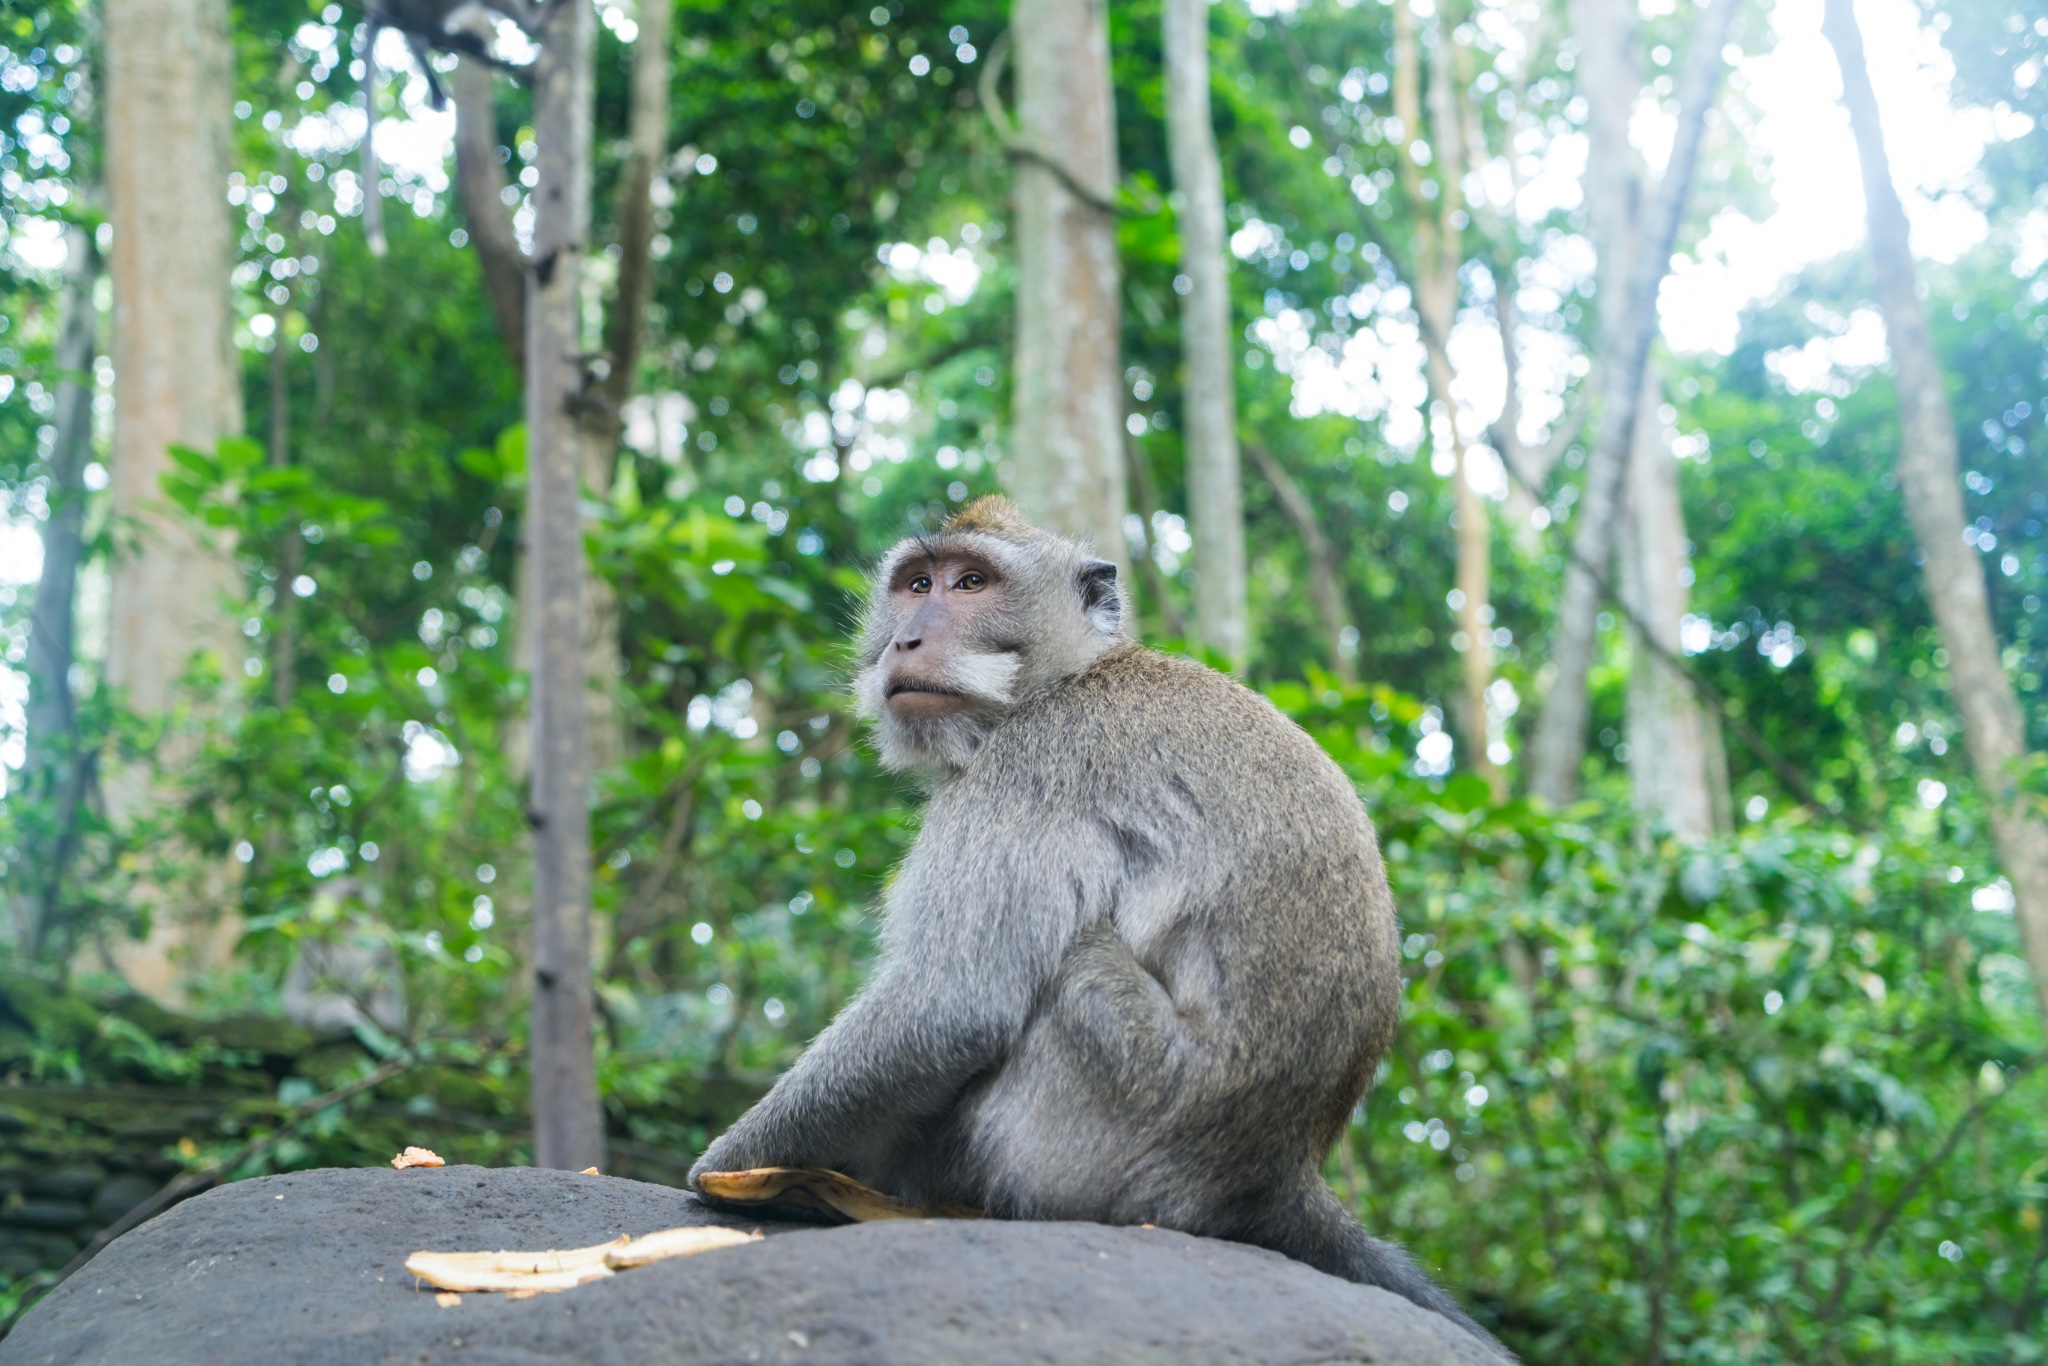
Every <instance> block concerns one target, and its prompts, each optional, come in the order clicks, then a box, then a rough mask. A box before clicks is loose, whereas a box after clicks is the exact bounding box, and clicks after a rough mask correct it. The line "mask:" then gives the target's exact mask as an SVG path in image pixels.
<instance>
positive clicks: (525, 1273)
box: [405, 1228, 761, 1298]
mask: <svg viewBox="0 0 2048 1366" xmlns="http://www.w3.org/2000/svg"><path fill="white" fill-rule="evenodd" d="M760 1237H761V1235H760V1234H759V1233H742V1232H740V1231H739V1230H738V1229H730V1228H666V1229H662V1230H660V1231H659V1232H656V1233H646V1234H642V1235H641V1236H640V1237H638V1238H624V1237H621V1238H617V1239H614V1240H613V1241H611V1242H609V1243H599V1244H597V1245H596V1246H594V1247H577V1248H566V1249H554V1248H551V1249H549V1250H547V1251H545V1252H415V1253H413V1254H412V1256H410V1257H407V1258H406V1259H405V1269H406V1270H407V1271H409V1272H411V1273H412V1274H413V1275H415V1276H417V1277H419V1278H420V1279H421V1280H423V1281H425V1282H426V1283H427V1284H429V1285H431V1286H433V1287H435V1288H436V1289H439V1290H454V1291H462V1290H483V1291H507V1292H510V1293H512V1294H515V1295H519V1296H520V1297H522V1298H524V1296H526V1295H530V1294H538V1293H540V1292H542V1291H550V1290H573V1289H574V1288H575V1287H577V1286H579V1285H588V1284H589V1283H590V1282H592V1281H600V1280H603V1279H604V1278H605V1277H607V1276H610V1275H612V1274H613V1273H614V1272H618V1271H623V1270H625V1269H627V1268H629V1267H636V1266H646V1265H648V1264H649V1263H652V1262H661V1261H667V1260H668V1259H669V1258H671V1257H687V1256H690V1255H692V1254H694V1253H698V1252H709V1251H711V1250H712V1249H713V1248H721V1247H736V1246H738V1245H740V1244H742V1243H751V1242H755V1241H757V1240H759V1238H760Z"/></svg>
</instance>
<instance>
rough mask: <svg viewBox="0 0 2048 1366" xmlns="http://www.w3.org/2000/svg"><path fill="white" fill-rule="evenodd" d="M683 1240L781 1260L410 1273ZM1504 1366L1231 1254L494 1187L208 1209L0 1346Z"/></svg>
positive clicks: (110, 1358)
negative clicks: (436, 1283)
mask: <svg viewBox="0 0 2048 1366" xmlns="http://www.w3.org/2000/svg"><path fill="white" fill-rule="evenodd" d="M681 1224H722V1225H726V1226H729V1227H736V1228H753V1227H759V1228H761V1229H762V1231H763V1232H765V1233H769V1234H772V1235H774V1236H772V1237H771V1238H769V1239H768V1240H766V1241H764V1242H761V1243H758V1244H752V1245H748V1246H743V1247H736V1248H727V1249H722V1250H719V1251H714V1252H706V1253H700V1254H698V1255H697V1256H694V1257H685V1258H681V1259H678V1260H675V1261H669V1262H662V1263H658V1264H656V1265H653V1266H648V1267H643V1268H640V1269H638V1270H633V1271H626V1272H621V1273H620V1274H618V1275H616V1276H614V1277H612V1278H610V1279H608V1280H603V1281H599V1282H596V1283H594V1284H591V1285H586V1286H582V1287H580V1288H578V1289H575V1290H570V1291H565V1292H562V1293H559V1294H548V1295H540V1296H537V1297H534V1298H531V1299H526V1300H508V1299H506V1298H505V1297H504V1296H502V1295H483V1294H468V1295H464V1296H462V1298H461V1303H460V1304H457V1305H454V1306H451V1307H445V1308H444V1307H441V1306H439V1305H437V1304H436V1302H435V1296H434V1294H433V1292H432V1290H431V1288H422V1287H420V1286H418V1285H417V1284H416V1283H415V1281H414V1280H413V1278H412V1277H410V1276H408V1275H406V1273H405V1271H404V1269H403V1263H404V1261H405V1258H406V1256H407V1255H408V1254H410V1253H412V1252H415V1251H419V1250H421V1249H428V1248H431V1249H434V1250H437V1251H467V1250H477V1249H499V1248H513V1249H534V1248H547V1247H579V1246H586V1245H588V1244H592V1243H599V1242H604V1241H606V1240H608V1239H611V1238H615V1237H617V1236H618V1235H620V1234H622V1233H625V1234H635V1235H637V1234H642V1233H648V1232H651V1231H653V1230H655V1229H658V1228H671V1227H674V1226H677V1225H681ZM1494 1360H1495V1359H1494V1358H1493V1357H1492V1356H1491V1355H1490V1354H1489V1353H1488V1352H1487V1351H1486V1350H1485V1349H1484V1348H1482V1347H1481V1346H1480V1344H1479V1343H1477V1342H1476V1341H1474V1340H1473V1339H1472V1338H1470V1337H1469V1336H1467V1335H1466V1334H1465V1333H1464V1332H1462V1331H1461V1330H1459V1329H1458V1328H1457V1327H1455V1326H1454V1325H1452V1324H1451V1323H1449V1322H1448V1321H1447V1320H1445V1319H1443V1318H1441V1317H1439V1316H1437V1315H1435V1314H1432V1313H1429V1312H1428V1311H1426V1310H1423V1309H1419V1308H1417V1307H1415V1306H1414V1305H1412V1304H1410V1303H1408V1302H1407V1301H1406V1300H1402V1299H1399V1298H1396V1297H1395V1296H1392V1295H1389V1294H1386V1293H1385V1292H1383V1291H1379V1290H1374V1289H1369V1288H1366V1287H1363V1286H1357V1285H1352V1284H1350V1283H1348V1282H1345V1281H1340V1280H1337V1279H1335V1278H1333V1277H1330V1276H1325V1275H1323V1274H1322V1273H1320V1272H1317V1271H1313V1270H1311V1269H1310V1268H1308V1267H1306V1266H1302V1265H1300V1264H1298V1263H1295V1262H1290V1261H1288V1260H1286V1259H1285V1258H1282V1257H1279V1256H1276V1255H1275V1254H1273V1253H1270V1252H1265V1251H1261V1250H1259V1249H1256V1248H1250V1247H1244V1246H1241V1245H1238V1244H1235V1243H1223V1242H1215V1241H1212V1240H1208V1239H1202V1238H1191V1237H1188V1236H1186V1235H1184V1234H1179V1233H1170V1232H1166V1231H1164V1230H1157V1229H1136V1228H1106V1227H1103V1226H1100V1225H1096V1224H1049V1223H1048V1224H1030V1223H1004V1222H998V1221H994V1220H984V1221H976V1222H953V1221H944V1220H929V1221H927V1220H901V1221H892V1222H886V1223H872V1224H859V1225H853V1226H849V1227H844V1228H818V1227H811V1226H805V1225H801V1224H793V1223H781V1222H771V1221H766V1220H758V1219H748V1218H742V1217H735V1216H732V1215H728V1214H725V1213H721V1212H718V1211H714V1210H711V1209H708V1208H706V1207H705V1206H704V1205H702V1204H700V1203H699V1202H698V1201H697V1200H696V1198H695V1197H694V1196H691V1195H689V1194H687V1193H685V1192H682V1191H677V1190H672V1189H670V1188H668V1187H665V1186H653V1185H647V1184H644V1183H641V1182H637V1181H624V1180H618V1179H614V1178H608V1177H596V1176H577V1175H573V1174H570V1173H566V1172H552V1171H536V1170H533V1169H530V1168H483V1167H447V1168H441V1169H426V1170H412V1171H388V1170H376V1169H362V1170H349V1171H342V1170H331V1171H311V1172H297V1173H293V1174H291V1175H286V1176H272V1177H265V1178H263V1179H260V1180H254V1181H243V1182H239V1183H237V1184H235V1185H232V1186H227V1187H224V1188H222V1189H219V1190H215V1191H211V1192H209V1193H207V1194H205V1195H202V1196H199V1197H198V1198H196V1199H193V1200H190V1201H188V1202H186V1203H185V1204H183V1205H181V1206H179V1207H177V1208H176V1209H173V1210H172V1211H170V1212H169V1213H167V1214H165V1215H163V1216H161V1217H159V1218H157V1219H155V1220H153V1221H151V1222H150V1223H147V1224H144V1225H143V1226H142V1227H140V1228H138V1229H136V1230H135V1231H134V1232H132V1233H129V1234H128V1235H126V1236H125V1237H123V1238H121V1239H119V1240H117V1241H116V1242H115V1243H114V1244H113V1245H112V1246H110V1247H109V1248H108V1249H107V1250H106V1251H105V1252H103V1253H102V1254H100V1256H99V1257H98V1259H96V1260H95V1261H93V1262H92V1263H91V1264H90V1265H88V1266H87V1267H86V1268H85V1269H84V1270H82V1271H80V1272H79V1273H78V1274H77V1275H76V1276H74V1277H72V1279H71V1280H69V1281H67V1282H66V1283H65V1284H64V1285H62V1286H60V1287H58V1288H57V1290H55V1291H54V1292H52V1293H51V1295H50V1296H49V1297H48V1298H47V1299H46V1300H44V1301H43V1303H41V1304H39V1305H38V1306H36V1308H35V1309H34V1310H33V1311H31V1312H30V1313H29V1314H28V1316H27V1317H26V1318H24V1319H23V1320H22V1322H21V1324H20V1325H19V1327H17V1328H16V1329H15V1331H14V1332H13V1334H11V1335H10V1336H9V1337H8V1338H7V1340H6V1341H5V1342H4V1343H0V1363H4V1364H5V1366H14V1363H24V1364H25V1363H36V1364H37V1366H43V1364H44V1363H52V1364H54V1363H64V1366H74V1364H75V1366H95V1364H97V1366H144V1364H145V1363H146V1364H147V1366H178V1364H179V1363H193V1366H275V1364H276V1363H280V1362H291V1363H296V1366H329V1363H331V1364H332V1366H381V1364H382V1363H391V1364H392V1366H397V1364H398V1363H406V1366H435V1364H436V1363H464V1364H466V1366H562V1364H565V1363H571V1362H577V1363H583V1362H588V1363H594V1364H595V1363H602V1364H603V1366H612V1363H617V1364H618V1366H656V1363H660V1364H662V1366H667V1364H668V1363H686V1362H687V1363H695V1362H764V1363H766V1362H777V1363H802V1362H874V1363H880V1364H883V1366H914V1364H916V1363H925V1362H931V1363H948V1364H950V1363H965V1362H974V1363H997V1364H1003V1363H1012V1362H1019V1363H1021V1362H1116V1363H1134V1362H1172V1363H1199V1362H1272V1363H1289V1362H1299V1363H1308V1362H1316V1363H1339V1362H1372V1363H1376V1366H1465V1364H1466V1363H1470V1366H1482V1364H1483V1363H1491V1362H1493V1361H1494Z"/></svg>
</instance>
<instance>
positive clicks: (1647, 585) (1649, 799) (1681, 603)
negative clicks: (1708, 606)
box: [1617, 367, 1714, 839]
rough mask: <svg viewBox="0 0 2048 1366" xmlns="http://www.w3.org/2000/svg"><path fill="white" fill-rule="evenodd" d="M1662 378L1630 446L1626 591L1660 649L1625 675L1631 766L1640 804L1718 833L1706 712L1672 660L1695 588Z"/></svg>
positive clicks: (1668, 821)
mask: <svg viewBox="0 0 2048 1366" xmlns="http://www.w3.org/2000/svg"><path fill="white" fill-rule="evenodd" d="M1661 397H1662V385H1661V383H1660V377H1659V376H1658V374H1657V373H1656V370H1655V367H1652V368H1651V371H1650V373H1649V374H1648V375H1647V376H1645V378H1644V381H1643V395H1642V400H1641V402H1640V404H1639V405H1638V412H1637V416H1636V437H1635V442H1634V445H1633V449H1632V451H1631V453H1630V463H1629V472H1628V507H1627V515H1626V517H1625V518H1624V525H1623V527H1622V531H1623V532H1624V533H1625V534H1624V535H1623V537H1622V541H1623V545H1622V551H1621V554H1620V555H1619V556H1618V557H1617V558H1618V560H1619V561H1620V570H1621V573H1620V579H1621V582H1620V585H1619V587H1620V591H1621V592H1622V593H1623V594H1624V595H1625V598H1626V600H1627V602H1628V605H1629V607H1630V609H1631V612H1632V615H1633V616H1634V618H1635V620H1636V621H1637V622H1638V623H1641V624H1642V626H1644V627H1646V628H1647V629H1648V630H1649V631H1650V632H1652V633H1653V634H1654V637H1655V643H1656V644H1657V645H1659V646H1661V647H1662V653H1658V652H1656V651H1653V650H1649V649H1643V648H1638V649H1637V650H1636V652H1635V657H1634V658H1633V659H1632V660H1631V661H1630V665H1629V677H1628V744H1629V772H1630V774H1631V776H1632V780H1633V787H1634V792H1635V806H1636V810H1637V812H1638V813H1639V814H1640V815H1642V816H1643V817H1644V818H1645V819H1646V820H1648V821H1650V822H1652V823H1653V824H1656V825H1659V826H1662V827H1663V828H1665V829H1667V830H1669V831H1671V832H1672V833H1673V834H1675V835H1678V836H1680V837H1682V838H1687V839H1703V838H1705V837H1706V836H1708V835H1711V834H1712V833H1713V832H1714V799H1713V790H1712V776H1711V773H1710V769H1709V758H1708V751H1707V732H1706V726H1705V718H1704V717H1703V716H1702V715H1701V709H1700V705H1699V701H1698V699H1697V698H1695V697H1694V696H1693V691H1692V686H1691V684H1690V683H1688V682H1687V680H1686V679H1685V678H1684V677H1683V676H1682V675H1681V674H1680V673H1679V672H1678V670H1676V669H1675V668H1673V667H1672V666H1671V664H1670V662H1669V658H1668V657H1669V656H1677V655H1680V653H1681V650H1682V646H1681V644H1680V626H1681V624H1682V623H1683V621H1684V619H1685V614H1686V611H1687V608H1688V603H1687V599H1688V598H1689V597H1690V594H1689V593H1688V592H1687V589H1686V586H1685V578H1686V572H1685V571H1686V568H1687V558H1686V553H1685V513H1684V509H1683V508H1681V507H1680V505H1679V501H1678V463H1677V461H1676V459H1675V458H1674V457H1673V456H1672V454H1671V448H1670V447H1669V446H1668V445H1667V444H1666V443H1665V441H1664V432H1663V424H1662V423H1661V422H1660V421H1658V418H1657V406H1658V401H1659V399H1660V398H1661Z"/></svg>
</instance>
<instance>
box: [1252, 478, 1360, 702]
mask: <svg viewBox="0 0 2048 1366" xmlns="http://www.w3.org/2000/svg"><path fill="white" fill-rule="evenodd" d="M1244 453H1245V454H1246V455H1248V456H1250V457H1251V458H1252V463H1253V464H1255V465H1257V466H1258V467H1259V473H1261V474H1263V475H1265V476H1266V482H1267V483H1269V484H1271V485H1272V486H1273V493H1274V494H1275V496H1277V497H1278V498H1279V500H1280V506H1281V507H1282V508H1283V509H1285V510H1286V512H1287V515H1288V516H1289V517H1291V518H1293V519H1294V525H1295V526H1296V527H1297V528H1299V529H1300V531H1301V539H1302V543H1303V545H1304V546H1306V548H1307V550H1308V564H1309V596H1310V597H1312V598H1314V599H1315V604H1316V612H1317V614H1318V615H1319V616H1321V617H1322V619H1323V633H1324V635H1326V636H1328V637H1329V645H1330V672H1331V673H1334V674H1335V675H1337V677H1338V678H1339V679H1340V680H1341V681H1343V682H1345V683H1355V682H1357V681H1358V665H1357V662H1356V661H1355V660H1354V659H1353V658H1352V657H1351V656H1350V655H1348V654H1346V653H1345V650H1344V632H1345V631H1346V630H1350V629H1352V625H1351V615H1350V613H1349V612H1348V611H1347V610H1346V609H1345V605H1344V578H1343V567H1342V565H1341V564H1340V563H1339V562H1338V559H1337V554H1336V551H1335V550H1334V549H1333V548H1332V547H1331V545H1330V540H1329V537H1327V536H1325V535H1323V528H1322V523H1321V522H1320V521H1319V520H1318V519H1317V517H1316V510H1315V505H1314V504H1313V503H1311V502H1310V501H1309V498H1308V495H1307V494H1305V493H1303V492H1302V491H1301V485H1299V484H1297V483H1295V482H1294V476H1292V475H1290V474H1289V473H1288V472H1287V471H1286V469H1285V468H1283V467H1282V466H1281V464H1280V462H1279V461H1278V460H1275V459H1274V458H1273V453H1272V452H1271V451H1269V450H1267V449H1266V448H1265V446H1264V445H1263V444H1261V443H1260V442H1257V441H1247V442H1245V443H1244Z"/></svg>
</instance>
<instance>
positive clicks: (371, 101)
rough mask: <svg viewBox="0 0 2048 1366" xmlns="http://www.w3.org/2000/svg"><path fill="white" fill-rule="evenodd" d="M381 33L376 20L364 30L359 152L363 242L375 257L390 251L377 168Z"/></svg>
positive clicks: (379, 175)
mask: <svg viewBox="0 0 2048 1366" xmlns="http://www.w3.org/2000/svg"><path fill="white" fill-rule="evenodd" d="M381 31H382V28H381V26H380V25H379V24H378V23H377V21H376V20H375V19H372V20H371V21H370V22H369V24H368V25H367V26H366V27H365V28H364V29H363V143H362V146H361V147H360V148H358V149H357V150H359V151H360V152H361V153H362V160H361V167H360V169H359V170H358V171H357V174H358V175H360V176H361V177H362V178H363V240H364V241H365V242H366V243H368V244H369V248H370V255H372V256H382V255H383V254H384V253H385V251H386V250H387V244H386V242H385V240H384V196H383V195H382V194H380V193H378V190H377V186H378V185H379V183H381V182H382V181H383V179H384V173H383V172H382V171H381V170H380V169H378V166H377V35H378V34H379V33H380V32H381Z"/></svg>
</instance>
